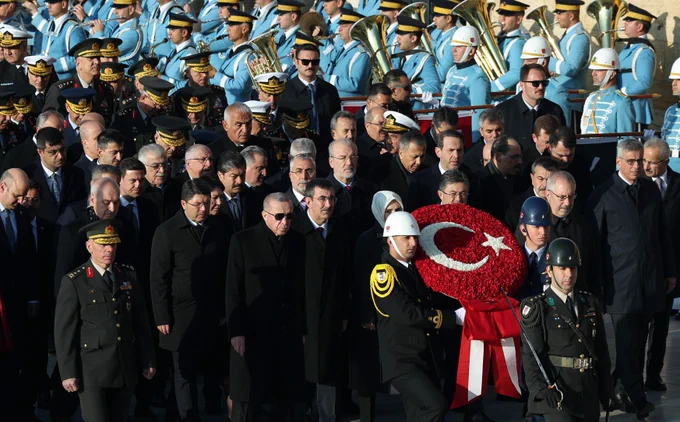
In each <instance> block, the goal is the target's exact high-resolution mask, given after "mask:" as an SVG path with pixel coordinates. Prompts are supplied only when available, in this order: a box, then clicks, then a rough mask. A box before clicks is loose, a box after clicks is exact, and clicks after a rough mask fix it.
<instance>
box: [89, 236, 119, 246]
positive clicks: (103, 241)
mask: <svg viewBox="0 0 680 422" xmlns="http://www.w3.org/2000/svg"><path fill="white" fill-rule="evenodd" d="M90 240H91V241H93V242H94V243H96V244H97V245H115V244H116V243H120V237H118V235H117V234H114V235H110V234H95V235H92V236H90Z"/></svg>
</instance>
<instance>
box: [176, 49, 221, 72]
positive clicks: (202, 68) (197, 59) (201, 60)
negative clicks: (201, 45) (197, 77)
mask: <svg viewBox="0 0 680 422" xmlns="http://www.w3.org/2000/svg"><path fill="white" fill-rule="evenodd" d="M211 54H212V53H211V52H209V51H204V52H202V53H197V54H190V55H188V56H184V57H182V58H181V60H183V61H184V64H185V66H186V67H188V68H190V69H191V70H193V71H194V72H199V73H208V72H210V71H211V70H213V67H212V65H211V64H210V55H211Z"/></svg>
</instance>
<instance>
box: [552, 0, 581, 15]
mask: <svg viewBox="0 0 680 422" xmlns="http://www.w3.org/2000/svg"><path fill="white" fill-rule="evenodd" d="M584 4H585V3H583V2H582V1H581V0H556V1H555V10H553V13H562V12H578V11H579V10H581V6H583V5H584Z"/></svg>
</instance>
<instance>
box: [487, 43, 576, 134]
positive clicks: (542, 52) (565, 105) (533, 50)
mask: <svg viewBox="0 0 680 422" xmlns="http://www.w3.org/2000/svg"><path fill="white" fill-rule="evenodd" d="M550 54H551V49H550V44H548V41H546V39H545V38H543V37H531V38H529V39H528V40H527V42H526V43H524V47H522V55H521V56H520V57H521V59H522V60H523V62H522V66H524V65H526V64H534V63H536V64H539V65H541V66H543V69H544V70H545V74H546V75H549V74H550V72H549V71H548V63H550V57H551V56H550ZM517 89H518V90H519V85H518V86H517ZM545 98H547V99H549V100H550V101H552V102H553V103H555V104H557V105H559V106H560V108H562V113H564V116H565V118H566V119H567V120H569V95H568V92H567V90H566V89H564V87H563V86H562V85H560V84H558V83H556V82H555V79H554V78H549V79H548V86H546V87H545ZM473 127H474V126H473Z"/></svg>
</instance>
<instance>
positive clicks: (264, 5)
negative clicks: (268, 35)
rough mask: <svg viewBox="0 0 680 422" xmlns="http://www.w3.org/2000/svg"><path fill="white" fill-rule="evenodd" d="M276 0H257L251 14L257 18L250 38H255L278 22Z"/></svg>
mask: <svg viewBox="0 0 680 422" xmlns="http://www.w3.org/2000/svg"><path fill="white" fill-rule="evenodd" d="M276 5H277V2H276V0H256V1H255V8H254V9H253V10H252V12H251V14H252V15H253V17H254V18H256V20H255V22H253V31H252V32H251V33H250V38H251V39H254V38H256V37H259V36H260V35H262V34H264V33H265V32H267V31H269V30H270V29H272V28H274V27H275V26H276V25H277V22H276Z"/></svg>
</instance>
